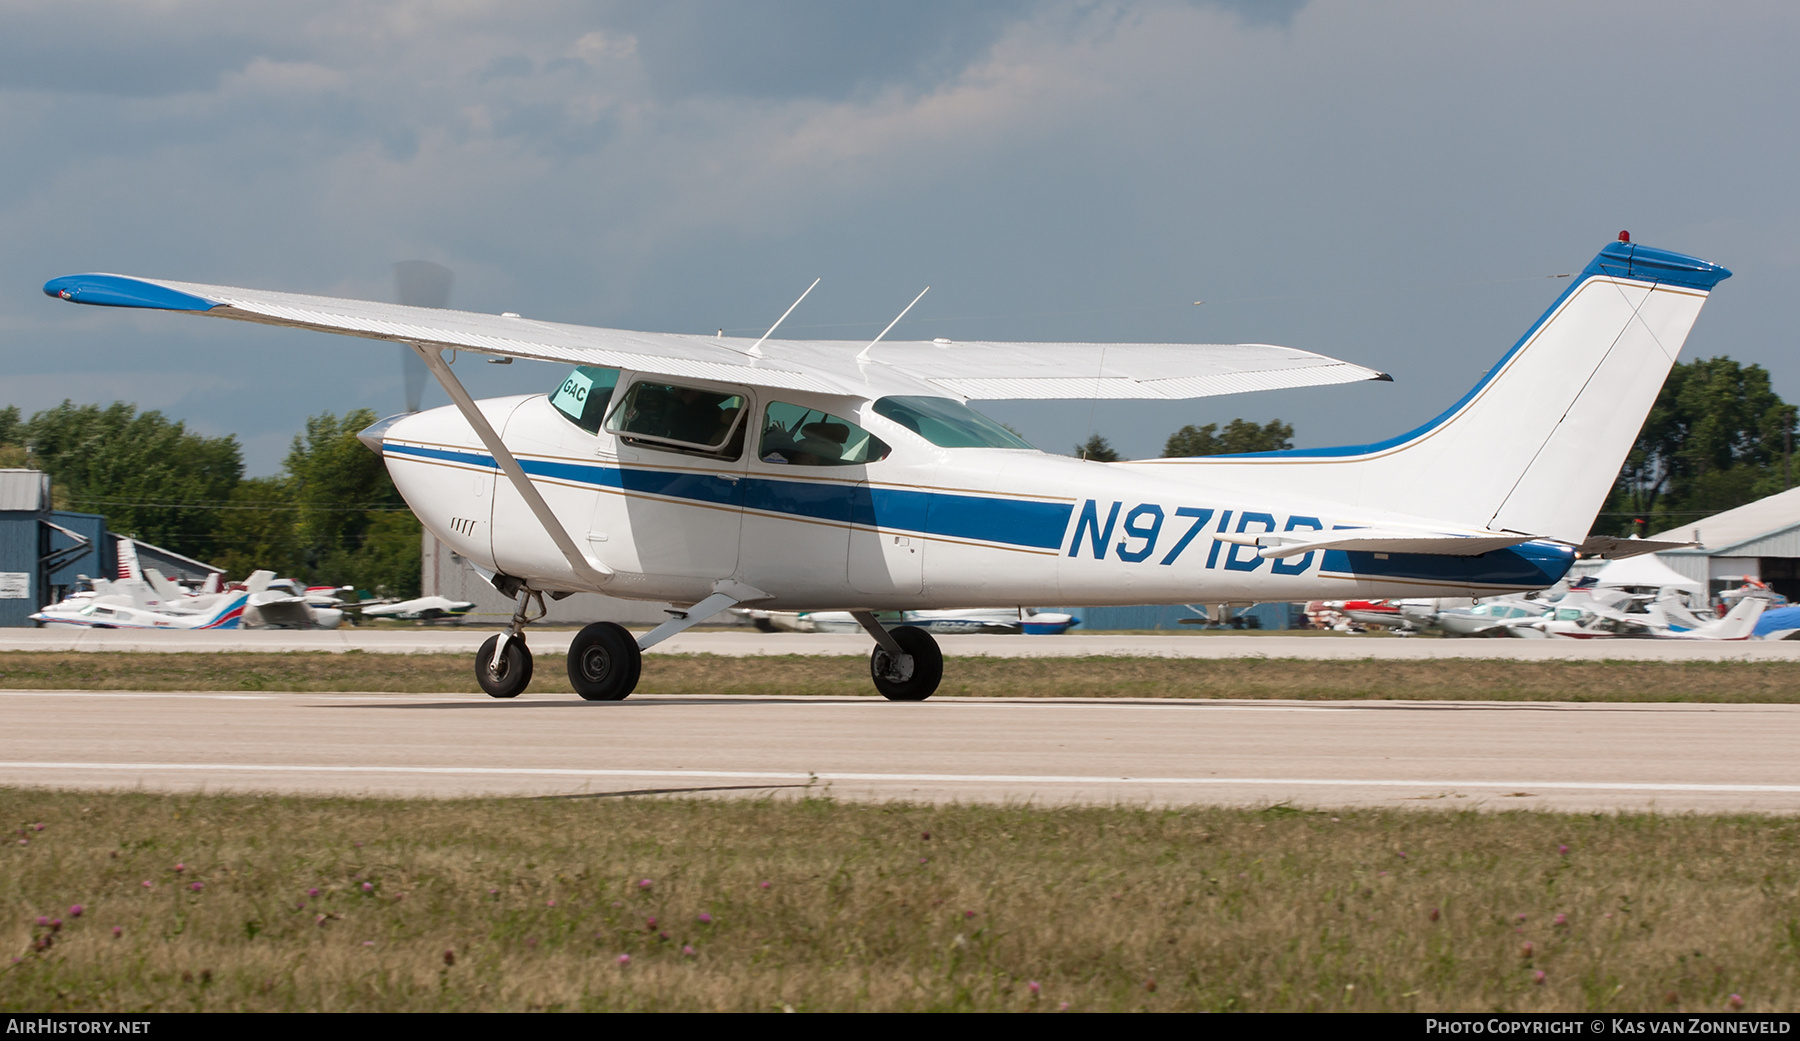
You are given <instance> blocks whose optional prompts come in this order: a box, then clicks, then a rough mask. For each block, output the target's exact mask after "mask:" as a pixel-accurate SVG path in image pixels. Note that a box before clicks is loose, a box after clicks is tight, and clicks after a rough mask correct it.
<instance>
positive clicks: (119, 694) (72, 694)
mask: <svg viewBox="0 0 1800 1041" xmlns="http://www.w3.org/2000/svg"><path fill="white" fill-rule="evenodd" d="M0 695H5V696H6V697H10V698H24V697H31V696H33V695H37V696H55V697H56V698H58V699H61V698H199V699H201V700H203V701H274V700H275V696H274V695H272V694H193V693H178V692H169V693H164V692H161V691H154V692H149V693H144V692H138V691H126V690H117V691H114V690H0Z"/></svg>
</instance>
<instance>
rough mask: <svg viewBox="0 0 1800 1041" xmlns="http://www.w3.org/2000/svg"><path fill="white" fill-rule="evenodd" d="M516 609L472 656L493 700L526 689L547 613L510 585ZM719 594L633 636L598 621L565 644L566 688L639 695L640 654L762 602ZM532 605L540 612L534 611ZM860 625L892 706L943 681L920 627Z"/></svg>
mask: <svg viewBox="0 0 1800 1041" xmlns="http://www.w3.org/2000/svg"><path fill="white" fill-rule="evenodd" d="M515 588H516V590H517V592H516V598H517V606H516V607H515V608H514V610H513V616H512V623H511V624H510V625H508V626H507V627H506V631H505V632H503V633H499V634H497V635H494V636H490V637H488V639H487V642H486V643H483V644H482V645H481V650H479V651H477V652H476V654H475V681H476V682H477V683H479V684H481V689H482V690H485V691H487V692H488V694H490V695H492V696H493V697H496V698H516V697H518V696H519V694H520V693H521V692H523V691H524V690H525V688H526V686H528V685H529V684H530V683H531V649H530V648H529V647H527V646H525V627H526V626H527V625H530V624H531V623H532V622H535V621H538V620H540V619H542V618H543V617H544V615H545V614H547V613H548V612H547V611H546V609H545V608H544V596H543V594H542V593H539V592H536V591H534V590H531V589H527V588H525V587H524V586H523V585H520V586H517V587H515ZM714 589H715V590H716V592H714V593H713V594H712V595H711V596H709V597H707V598H706V599H704V600H702V601H700V602H699V603H697V604H695V605H694V606H693V607H690V608H688V609H687V610H685V611H670V612H669V614H670V615H671V616H672V617H671V618H670V619H669V620H668V621H667V622H664V623H663V624H662V625H659V626H657V627H656V628H655V629H653V630H651V631H650V632H648V633H645V634H644V635H643V636H642V637H639V638H635V639H634V638H633V637H632V635H631V633H629V632H627V631H626V629H625V627H624V626H622V625H617V624H615V623H613V622H595V623H594V624H592V625H590V626H588V627H587V628H585V629H583V630H581V631H580V632H578V633H576V634H575V639H573V640H571V641H570V642H569V684H570V685H571V686H573V687H574V688H575V693H577V694H579V695H581V697H582V699H583V700H585V701H623V700H624V699H626V698H628V697H630V696H631V692H632V690H634V689H636V687H637V683H638V676H639V674H640V673H641V672H642V671H643V667H644V655H643V652H644V649H645V648H648V647H652V646H654V645H656V644H658V643H661V642H662V641H663V640H666V639H668V638H669V637H671V636H674V635H675V634H677V633H680V632H683V631H685V630H686V629H688V628H690V627H692V626H693V625H695V624H697V623H699V622H700V621H702V620H704V619H706V618H710V617H712V616H713V615H715V614H717V613H719V612H720V611H723V610H725V609H726V608H728V607H730V606H732V605H734V604H739V603H743V602H745V601H749V602H752V603H754V602H756V601H757V600H767V599H768V598H769V597H768V594H766V593H763V592H762V591H761V590H758V589H754V588H751V587H749V586H743V585H741V584H739V583H735V582H720V583H717V584H716V585H715V586H714ZM533 603H536V605H537V613H536V614H533V613H532V612H531V605H532V604H533ZM851 616H852V617H854V618H855V619H856V621H857V624H858V625H861V626H862V627H863V629H864V631H866V632H867V633H868V634H869V635H870V636H872V637H874V638H875V650H874V652H873V653H872V654H870V655H869V677H870V678H871V679H873V680H874V681H875V689H876V690H878V691H880V692H881V696H882V697H884V698H887V699H888V700H889V701H924V700H925V699H926V698H929V697H931V695H932V693H933V692H935V691H936V690H937V688H938V684H939V683H940V682H942V681H943V678H944V652H943V651H941V650H939V649H938V645H937V641H936V640H935V639H933V638H932V636H931V634H930V633H928V632H926V631H925V630H923V629H915V628H912V627H910V626H901V627H900V628H897V629H894V630H892V631H889V630H888V629H887V628H886V627H885V626H883V625H882V624H881V623H880V622H878V621H876V620H875V615H874V614H873V613H872V612H869V611H852V612H851Z"/></svg>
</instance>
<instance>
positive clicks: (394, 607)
mask: <svg viewBox="0 0 1800 1041" xmlns="http://www.w3.org/2000/svg"><path fill="white" fill-rule="evenodd" d="M473 610H475V603H474V601H472V600H452V599H450V598H449V597H447V596H421V597H415V598H413V599H411V600H401V601H399V602H398V603H392V604H374V605H372V606H369V607H365V608H363V609H362V614H363V617H364V618H395V619H399V620H401V621H406V622H435V621H438V620H440V619H444V618H461V617H462V616H463V615H466V614H468V613H469V612H470V611H473Z"/></svg>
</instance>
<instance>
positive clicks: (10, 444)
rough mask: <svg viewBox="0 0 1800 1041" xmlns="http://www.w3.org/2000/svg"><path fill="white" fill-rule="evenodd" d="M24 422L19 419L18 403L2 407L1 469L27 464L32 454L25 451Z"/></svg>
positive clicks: (0, 431) (0, 415)
mask: <svg viewBox="0 0 1800 1041" xmlns="http://www.w3.org/2000/svg"><path fill="white" fill-rule="evenodd" d="M24 440H25V429H24V424H23V423H21V422H20V421H19V409H18V407H17V406H16V405H8V406H7V407H5V408H0V469H14V468H17V467H22V466H27V465H29V462H30V456H29V455H28V454H27V453H26V451H25V445H24Z"/></svg>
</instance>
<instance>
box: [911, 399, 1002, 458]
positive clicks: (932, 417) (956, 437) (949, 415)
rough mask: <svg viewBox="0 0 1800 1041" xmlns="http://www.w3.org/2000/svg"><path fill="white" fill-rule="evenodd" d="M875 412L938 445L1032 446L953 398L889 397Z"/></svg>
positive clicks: (978, 446)
mask: <svg viewBox="0 0 1800 1041" xmlns="http://www.w3.org/2000/svg"><path fill="white" fill-rule="evenodd" d="M875 412H876V413H877V414H878V415H882V416H885V417H887V418H888V419H891V420H893V421H894V422H896V423H898V424H900V425H901V426H903V427H905V428H906V429H908V430H910V431H912V432H913V433H915V434H918V435H919V436H920V437H922V438H924V439H925V440H927V441H930V442H931V443H932V444H934V445H936V446H938V447H939V448H1030V447H1031V445H1030V444H1028V443H1026V441H1025V439H1024V438H1022V437H1020V436H1019V435H1017V434H1015V433H1013V432H1012V431H1010V430H1008V429H1006V428H1005V427H1003V426H1001V425H1000V424H998V423H996V422H994V421H993V420H991V419H989V418H988V417H986V416H984V415H982V414H981V413H979V412H977V411H975V410H974V409H972V408H970V407H969V406H967V405H965V404H963V403H962V402H960V401H957V400H955V399H953V398H923V397H889V398H882V399H881V400H879V401H877V402H875Z"/></svg>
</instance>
